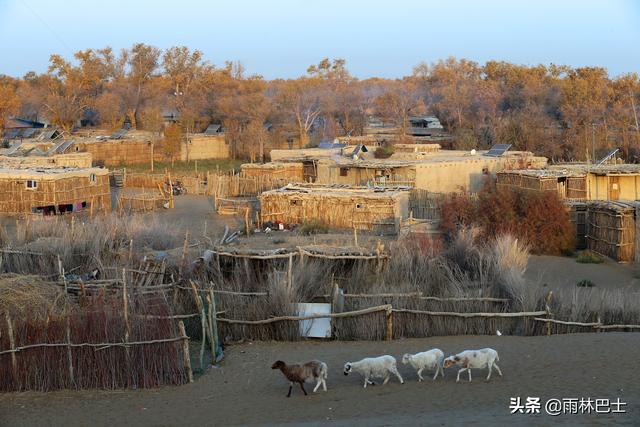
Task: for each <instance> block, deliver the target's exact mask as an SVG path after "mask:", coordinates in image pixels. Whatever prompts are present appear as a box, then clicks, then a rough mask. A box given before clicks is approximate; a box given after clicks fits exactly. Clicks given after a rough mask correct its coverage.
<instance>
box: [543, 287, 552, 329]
mask: <svg viewBox="0 0 640 427" xmlns="http://www.w3.org/2000/svg"><path fill="white" fill-rule="evenodd" d="M552 299H553V291H549V293H548V294H547V298H546V301H545V310H546V312H547V319H551V318H553V316H552V314H551V300H552ZM550 335H551V322H547V336H550Z"/></svg>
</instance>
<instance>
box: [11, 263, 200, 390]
mask: <svg viewBox="0 0 640 427" xmlns="http://www.w3.org/2000/svg"><path fill="white" fill-rule="evenodd" d="M67 277H68V275H66V274H65V273H64V270H61V273H60V277H59V278H58V280H55V279H54V281H52V279H44V278H40V277H37V276H16V275H4V276H0V362H1V363H0V390H2V391H29V390H32V391H50V390H56V389H86V388H98V389H120V388H149V387H158V386H160V385H167V384H176V385H177V384H185V383H187V382H190V381H193V373H192V368H191V360H190V354H189V337H188V336H187V335H186V332H185V326H184V324H183V321H182V319H184V318H187V317H191V316H183V317H181V316H175V315H172V310H171V307H170V305H169V304H168V302H167V299H166V297H165V296H164V292H166V291H170V290H171V287H172V286H173V285H172V284H170V283H169V284H163V283H162V276H157V275H156V274H153V273H150V274H145V275H143V276H141V275H140V274H138V273H136V272H134V271H131V270H124V269H123V270H122V275H121V279H107V280H87V281H84V280H76V281H74V280H69V281H68V280H67ZM158 277H160V281H159V283H160V284H155V283H158V280H157V279H158Z"/></svg>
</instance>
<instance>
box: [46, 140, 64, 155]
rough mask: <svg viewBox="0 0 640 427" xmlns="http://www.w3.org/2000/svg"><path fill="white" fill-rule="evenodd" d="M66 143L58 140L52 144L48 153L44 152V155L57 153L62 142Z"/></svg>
mask: <svg viewBox="0 0 640 427" xmlns="http://www.w3.org/2000/svg"><path fill="white" fill-rule="evenodd" d="M64 143H65V141H59V142H56V143H55V144H53V145H52V146H51V148H49V149H48V150H47V152H46V153H44V155H45V156H50V155H52V154H55V153H56V152H57V151H58V149H59V148H60V147H61V146H62V144H64Z"/></svg>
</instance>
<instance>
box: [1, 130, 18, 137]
mask: <svg viewBox="0 0 640 427" xmlns="http://www.w3.org/2000/svg"><path fill="white" fill-rule="evenodd" d="M19 132H20V129H9V130H6V131H5V132H4V137H5V138H10V139H12V138H15V137H17V136H18V133H19Z"/></svg>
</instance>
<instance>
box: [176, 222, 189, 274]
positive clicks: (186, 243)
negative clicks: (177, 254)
mask: <svg viewBox="0 0 640 427" xmlns="http://www.w3.org/2000/svg"><path fill="white" fill-rule="evenodd" d="M188 246H189V230H187V231H186V232H185V233H184V243H183V244H182V257H181V258H180V265H179V266H178V277H180V278H182V273H184V262H185V259H186V257H187V248H188Z"/></svg>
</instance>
